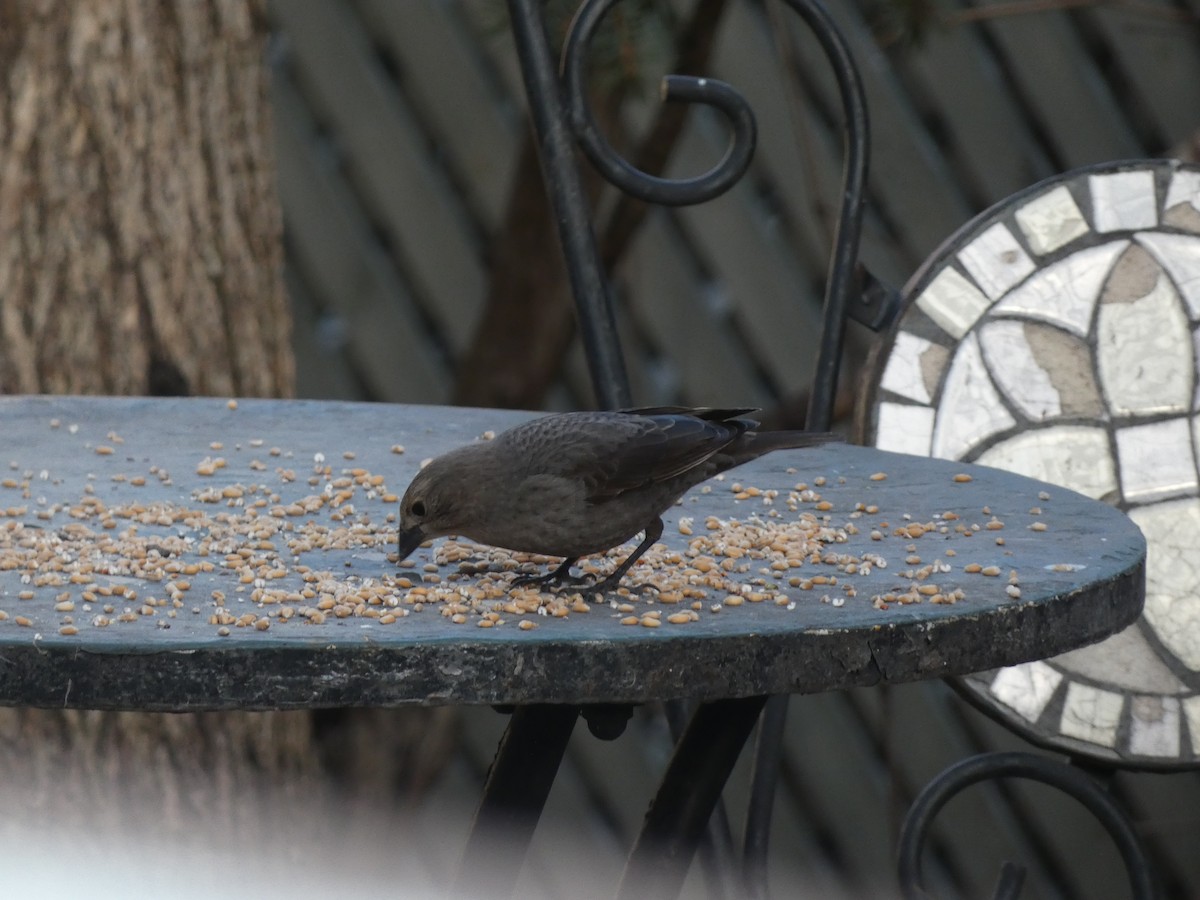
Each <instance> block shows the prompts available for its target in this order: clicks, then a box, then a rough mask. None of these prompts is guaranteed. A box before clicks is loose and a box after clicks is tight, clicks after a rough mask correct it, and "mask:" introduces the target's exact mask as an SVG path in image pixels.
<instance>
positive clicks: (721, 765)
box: [617, 697, 767, 900]
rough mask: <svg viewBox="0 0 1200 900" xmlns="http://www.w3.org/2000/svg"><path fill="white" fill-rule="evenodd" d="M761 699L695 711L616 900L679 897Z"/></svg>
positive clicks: (717, 704)
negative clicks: (702, 836) (618, 899)
mask: <svg viewBox="0 0 1200 900" xmlns="http://www.w3.org/2000/svg"><path fill="white" fill-rule="evenodd" d="M766 700H767V698H766V697H748V698H745V699H741V700H714V701H710V702H708V703H704V704H702V705H701V706H700V707H699V709H697V710H696V713H695V715H693V716H692V721H691V723H690V724H689V725H688V728H687V731H685V732H684V734H683V737H682V738H681V739H680V740H679V743H678V744H676V746H675V752H674V753H673V754H672V756H671V762H670V764H669V765H668V766H667V772H666V775H665V776H663V783H662V786H661V787H660V788H659V790H658V795H657V796H656V797H655V798H654V802H653V803H652V804H651V806H650V809H649V811H648V812H647V813H646V820H645V822H644V823H643V824H642V831H641V834H639V835H638V839H637V842H636V843H635V844H634V846H633V850H632V852H631V853H630V855H629V861H628V862H627V863H626V864H625V873H624V875H622V877H621V886H620V888H619V890H618V892H617V896H618V898H620V900H653V898H664V900H666V898H672V897H677V896H678V895H679V890H680V888H681V887H682V886H683V881H684V879H685V878H686V877H687V871H688V867H689V866H690V865H691V862H692V857H693V856H695V853H696V847H697V846H698V845H699V843H700V837H701V835H702V834H703V833H704V829H705V826H706V825H707V824H708V820H709V817H710V816H711V815H712V811H713V808H714V807H715V806H716V804H717V800H718V798H719V797H720V796H721V791H722V790H723V789H724V787H725V782H726V781H727V780H728V778H729V773H730V771H732V769H733V766H734V763H736V762H737V758H738V755H739V754H740V753H741V751H742V747H743V746H744V745H745V743H746V740H747V738H749V736H750V732H751V731H752V730H753V729H754V723H755V722H756V721H757V720H758V714H759V712H760V711H761V710H762V708H763V704H765V703H766Z"/></svg>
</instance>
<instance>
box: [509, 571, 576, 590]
mask: <svg viewBox="0 0 1200 900" xmlns="http://www.w3.org/2000/svg"><path fill="white" fill-rule="evenodd" d="M595 580H596V576H595V575H592V574H591V573H589V572H584V573H583V574H582V575H572V574H571V573H570V572H565V571H562V570H560V569H555V570H554V571H553V572H547V573H546V574H544V575H533V574H526V575H518V576H517V577H516V578H514V579H513V580H512V582H511V587H527V586H529V585H532V584H536V585H537V586H538V587H546V588H551V587H562V586H565V585H582V584H591V583H592V582H593V581H595Z"/></svg>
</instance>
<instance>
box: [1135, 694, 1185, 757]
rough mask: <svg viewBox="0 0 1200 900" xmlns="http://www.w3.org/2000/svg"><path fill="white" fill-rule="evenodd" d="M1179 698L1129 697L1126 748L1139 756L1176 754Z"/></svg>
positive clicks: (1177, 753) (1177, 746)
mask: <svg viewBox="0 0 1200 900" xmlns="http://www.w3.org/2000/svg"><path fill="white" fill-rule="evenodd" d="M1179 724H1180V722H1179V701H1178V700H1176V699H1175V698H1174V697H1149V696H1135V697H1131V698H1130V700H1129V751H1130V752H1131V753H1134V754H1137V755H1138V756H1171V757H1173V756H1178V755H1179Z"/></svg>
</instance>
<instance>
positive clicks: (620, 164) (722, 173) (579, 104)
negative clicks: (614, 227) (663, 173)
mask: <svg viewBox="0 0 1200 900" xmlns="http://www.w3.org/2000/svg"><path fill="white" fill-rule="evenodd" d="M618 2H620V0H587V2H585V3H583V5H581V6H580V7H579V10H578V12H576V14H575V19H574V20H573V21H572V23H571V29H570V32H569V33H568V35H567V40H566V43H565V44H564V46H563V59H562V77H563V86H564V88H565V90H566V105H567V115H568V117H569V118H570V122H571V127H572V129H573V130H574V131H575V136H576V137H577V138H578V140H579V143H580V144H581V145H582V147H583V149H584V152H585V153H587V155H588V159H590V160H591V161H592V165H594V166H595V167H596V169H597V170H598V171H599V172H600V173H601V174H602V175H603V176H604V177H605V178H606V179H608V181H610V182H611V183H612V184H614V185H616V186H617V187H619V188H620V189H621V190H623V191H625V192H626V193H627V194H630V195H632V196H634V197H637V198H638V199H639V200H645V201H646V202H648V203H658V204H662V205H665V206H690V205H692V204H694V203H704V202H705V201H707V200H711V199H713V198H714V197H717V196H720V195H721V194H723V193H725V191H727V190H729V188H731V187H733V185H734V184H735V183H736V182H737V180H738V179H739V178H741V177H742V176H743V175H744V174H745V173H746V170H747V169H748V168H749V167H750V161H751V160H752V159H753V158H754V148H755V145H756V143H757V141H758V129H757V126H756V125H755V122H754V113H753V112H752V111H751V109H750V105H749V104H748V103H747V102H746V99H745V98H744V97H743V96H742V95H741V94H739V93H738V92H737V91H736V90H734V88H732V87H730V86H729V85H728V84H726V83H725V82H723V81H717V80H716V79H713V78H697V77H695V76H691V75H668V76H666V78H664V79H663V85H662V97H663V99H664V100H667V101H676V102H683V103H703V104H705V105H708V106H713V107H716V108H717V109H719V110H720V111H721V112H722V113H723V114H724V115H725V117H726V119H727V120H728V121H729V124H730V126H731V127H732V129H733V136H732V139H731V140H730V143H729V147H728V149H727V150H726V151H725V156H724V158H722V159H721V161H720V162H719V163H717V165H716V166H714V167H713V168H712V169H710V170H709V171H707V172H705V173H704V174H703V175H698V176H696V177H695V178H682V179H673V178H660V177H658V176H655V175H649V174H647V173H646V172H643V171H642V170H640V169H638V168H637V167H636V166H633V165H631V164H630V163H629V162H627V161H626V160H625V159H624V158H623V157H622V156H621V155H620V154H619V153H617V151H616V150H614V149H613V147H612V145H611V144H610V143H609V142H608V140H607V138H605V137H604V134H603V133H602V132H601V130H600V127H599V126H598V125H597V124H596V120H595V117H593V115H592V109H591V106H590V105H589V104H588V102H587V91H586V89H585V85H584V81H585V78H584V69H585V62H586V59H587V53H588V47H589V45H590V43H591V40H592V35H593V34H595V32H596V28H597V26H598V25H599V24H600V22H601V20H602V19H603V18H604V16H605V15H606V14H607V13H608V11H609V10H610V9H612V7H613V6H615V5H616V4H617V3H618Z"/></svg>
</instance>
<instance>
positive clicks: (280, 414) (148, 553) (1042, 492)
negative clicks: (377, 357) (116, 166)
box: [0, 396, 1146, 710]
mask: <svg viewBox="0 0 1200 900" xmlns="http://www.w3.org/2000/svg"><path fill="white" fill-rule="evenodd" d="M530 415H532V414H530V413H518V412H509V411H498V410H478V409H460V408H447V407H422V406H392V405H372V404H353V403H340V402H338V403H334V402H318V401H272V400H238V401H233V400H225V399H147V398H93V397H88V398H83V397H41V396H38V397H4V398H0V704H5V705H35V706H56V707H64V706H66V707H77V708H96V709H146V710H204V709H268V708H269V709H286V708H300V707H322V706H342V705H350V706H360V705H378V706H394V705H403V704H426V705H429V704H452V703H453V704H485V703H502V704H522V703H571V704H585V703H605V702H642V701H648V700H656V699H667V698H677V697H691V698H704V699H711V698H718V697H739V696H752V695H757V694H764V693H788V692H816V691H822V690H832V689H838V688H846V687H851V686H856V685H871V684H875V683H879V682H903V681H911V680H916V679H923V678H931V677H940V676H947V675H961V674H965V673H969V672H974V671H979V670H984V669H990V668H995V667H998V666H1004V665H1011V664H1014V663H1019V662H1024V661H1028V660H1032V659H1038V658H1042V657H1046V656H1050V655H1053V654H1056V653H1060V652H1063V651H1066V650H1069V649H1071V648H1075V647H1079V646H1082V645H1084V644H1087V643H1090V642H1094V641H1098V640H1100V639H1102V638H1104V637H1106V636H1108V635H1110V634H1112V633H1114V632H1116V631H1118V630H1119V629H1121V628H1122V627H1123V626H1125V625H1127V624H1128V623H1130V622H1132V621H1134V620H1135V619H1136V618H1137V616H1138V614H1139V612H1140V610H1141V607H1142V600H1143V593H1144V562H1145V552H1146V547H1145V543H1144V541H1143V539H1142V536H1141V534H1140V532H1139V531H1138V529H1137V528H1136V527H1135V526H1134V525H1133V523H1132V522H1131V521H1130V520H1129V519H1128V518H1127V517H1126V516H1125V515H1124V514H1122V513H1121V512H1119V511H1118V510H1115V509H1113V508H1112V507H1110V506H1107V505H1106V504H1104V503H1101V502H1098V501H1095V500H1091V499H1088V498H1085V497H1083V496H1081V495H1079V494H1076V493H1074V492H1072V491H1069V490H1066V489H1064V488H1059V487H1054V486H1050V485H1047V484H1043V483H1041V482H1037V481H1033V480H1031V479H1028V478H1025V477H1022V476H1018V475H1014V474H1010V473H1007V472H1003V471H1000V470H998V469H991V468H986V467H983V466H976V465H968V464H964V463H958V462H948V461H943V460H935V459H927V458H922V457H917V456H909V455H904V454H897V453H890V452H885V451H881V450H875V449H871V448H864V447H856V446H850V445H831V446H827V447H822V448H817V449H811V450H804V451H792V452H779V453H775V454H772V455H770V456H767V457H765V458H763V459H761V460H759V461H756V462H755V463H752V464H750V465H748V466H745V467H743V468H741V469H735V470H733V471H731V472H729V473H727V474H726V475H725V477H724V479H723V480H721V481H716V480H714V481H712V482H709V483H708V484H707V485H704V486H702V487H700V488H697V489H695V490H693V491H692V492H691V493H689V494H688V495H686V496H685V497H684V499H683V500H682V502H681V503H680V504H679V505H677V506H676V507H674V508H673V509H671V510H670V511H669V512H668V514H667V515H666V516H665V521H666V530H665V532H664V535H663V539H662V543H661V545H659V546H657V547H656V548H655V549H654V551H652V552H651V553H650V554H648V560H649V562H648V564H647V565H642V564H640V563H639V565H638V566H637V567H635V568H634V569H633V571H632V573H631V574H632V576H633V579H632V581H633V582H635V583H636V582H650V583H654V584H657V585H659V587H660V589H661V590H660V592H659V593H657V594H656V593H654V592H650V591H646V592H639V591H635V592H632V593H631V594H630V595H629V596H623V595H622V596H610V597H607V598H604V599H603V600H602V601H601V602H594V598H588V597H586V596H584V595H582V594H573V593H572V591H571V590H569V589H568V590H564V591H561V592H559V593H558V594H554V593H552V592H544V593H541V594H538V593H537V592H536V591H524V592H516V593H509V591H508V580H509V579H510V578H511V574H510V573H511V572H512V571H513V570H514V569H516V568H521V567H524V568H525V569H529V568H532V567H534V563H535V562H537V561H531V560H529V559H528V558H515V559H514V558H513V557H512V555H510V554H507V553H500V552H496V551H492V550H490V549H488V548H483V547H476V546H475V545H472V544H470V542H466V541H456V542H445V541H437V542H434V544H433V545H432V546H431V547H424V548H422V549H421V550H419V551H418V552H417V554H416V555H415V558H414V559H413V560H411V561H409V562H408V563H407V564H405V565H400V564H399V561H397V560H396V559H395V558H394V552H393V553H392V555H391V558H389V551H391V550H393V549H394V544H395V533H396V530H395V518H396V512H397V497H398V495H401V494H402V493H403V491H404V488H405V486H406V485H407V483H408V481H409V479H410V478H411V477H412V475H413V474H414V473H415V472H416V471H417V469H418V467H419V466H420V464H421V462H422V460H424V459H427V458H430V457H433V456H436V455H437V454H439V453H442V452H444V451H445V450H448V449H450V448H452V447H454V446H458V445H460V444H463V443H466V442H469V441H473V440H484V439H487V438H488V434H487V432H497V431H500V430H502V429H504V428H506V427H508V426H511V425H513V424H516V423H517V422H519V421H522V420H523V419H525V418H528V417H529V416H530ZM480 489H481V490H483V489H486V485H481V486H480ZM630 546H632V545H630ZM628 549H629V547H626V548H625V551H627V550H628ZM614 555H615V556H618V557H619V555H620V553H617V554H614ZM585 562H587V561H586V560H585ZM613 564H614V563H613V561H612V560H600V561H599V562H597V563H593V565H594V566H595V567H596V569H597V571H601V572H603V571H605V570H606V569H607V568H608V567H611V565H613ZM544 565H545V561H542V562H540V567H543V568H544Z"/></svg>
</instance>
